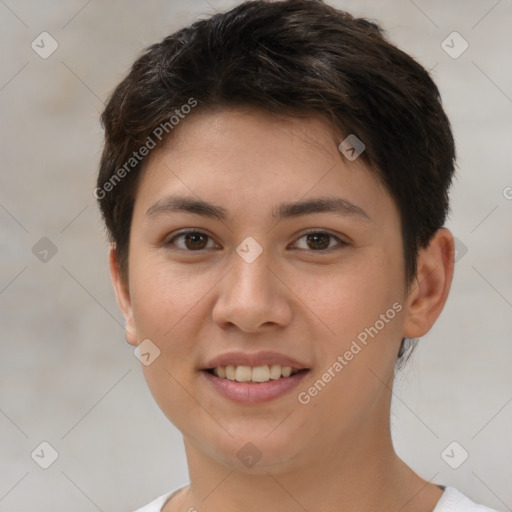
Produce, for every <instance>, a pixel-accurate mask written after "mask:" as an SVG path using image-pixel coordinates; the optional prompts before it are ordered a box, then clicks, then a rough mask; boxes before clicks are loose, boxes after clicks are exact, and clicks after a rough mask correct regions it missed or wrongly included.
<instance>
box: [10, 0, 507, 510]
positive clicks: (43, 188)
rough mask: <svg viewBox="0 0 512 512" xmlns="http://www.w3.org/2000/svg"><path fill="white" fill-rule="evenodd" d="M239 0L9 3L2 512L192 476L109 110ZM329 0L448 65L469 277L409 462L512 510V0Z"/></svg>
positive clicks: (431, 337)
mask: <svg viewBox="0 0 512 512" xmlns="http://www.w3.org/2000/svg"><path fill="white" fill-rule="evenodd" d="M236 3H237V2H232V1H228V0H208V1H207V0H189V1H187V2H185V1H171V0H167V1H158V0H150V1H147V2H136V1H124V2H122V1H120V0H107V1H100V0H89V1H87V0H72V1H68V2H58V1H56V0H46V1H36V0H0V38H1V45H0V52H1V60H0V62H1V68H0V109H1V120H2V122H1V128H0V129H1V135H0V144H1V160H0V163H1V186H0V263H1V267H0V320H1V333H0V338H1V341H0V344H1V345H0V354H1V355H0V432H1V435H0V510H2V511H4V512H11V511H16V512H25V511H27V512H28V511H29V510H33V509H34V508H37V510H38V511H39V512H46V511H54V510H69V511H84V510H105V511H106V510H109V511H112V512H117V511H129V510H134V509H135V508H136V507H138V506H141V505H142V504H145V503H147V502H148V501H150V500H151V499H153V498H155V497H156V496H158V495H160V494H163V493H164V492H167V491H169V490H172V489H174V488H177V487H179V486H182V485H185V484H187V483H188V474H187V467H186V459H185V454H184V450H183V446H182V439H181V435H180V433H179V432H178V431H177V430H176V429H175V428H174V427H173V426H172V425H171V424H170V423H169V422H168V421H167V419H166V418H165V417H164V415H163V414H162V413H161V412H160V410H159V409H158V407H157V406H156V404H155V403H154V401H153V398H152V397H151V395H150V393H149V391H148V390H147V387H146V383H145V381H144V379H143V376H142V371H141V369H140V363H139V361H138V360H137V359H136V358H135V357H134V355H133V352H132V350H131V348H132V347H130V346H129V345H128V344H126V343H125V341H124V333H123V325H124V324H123V319H122V316H121V314H120V312H119V311H118V308H117V304H116V302H115V297H114V294H113V291H112V289H111V284H110V278H109V274H108V266H107V245H106V239H105V236H104V232H103V227H102V225H101V222H100V217H99V213H98V211H97V207H96V204H95V199H94V197H93V195H92V191H93V188H94V182H95V175H96V171H97V166H98V162H99V156H100V151H101V144H102V131H101V129H100V125H99V121H98V118H99V114H100V113H101V111H102V109H103V107H104V102H105V100H106V98H107V96H108V94H109V92H110V91H111V90H112V88H113V87H114V86H115V85H116V84H117V83H118V82H119V81H120V80H121V79H122V78H123V76H124V75H125V73H126V72H127V70H128V67H129V66H130V65H131V63H132V61H133V60H134V59H135V57H136V56H137V55H138V53H139V52H140V51H141V50H142V49H143V48H144V47H146V46H147V45H149V44H151V43H154V42H157V41H159V40H160V39H161V38H163V37H164V36H165V35H167V34H169V33H171V32H173V31H175V30H176V29H178V28H180V27H181V26H183V25H185V24H189V23H191V22H192V21H194V20H196V19H198V18H200V17H202V16H205V15H208V14H210V13H213V12H214V11H216V10H227V9H228V8H230V7H232V6H234V5H235V4H236ZM329 3H330V4H331V5H333V6H335V7H338V8H343V9H347V10H348V11H350V12H352V13H354V14H356V15H362V16H366V17H369V18H371V19H375V20H377V21H379V22H380V23H381V24H382V26H383V27H384V28H385V29H386V30H387V31H388V34H389V37H390V39H391V40H392V41H393V42H394V43H396V44H397V45H399V46H400V47H401V48H402V49H404V50H405V51H407V52H408V53H410V54H411V55H413V56H414V57H416V58H417V59H418V60H419V61H420V62H421V63H422V64H423V65H424V66H425V67H426V68H427V69H430V70H432V75H433V77H434V79H435V80H436V82H437V83H438V85H439V87H440V90H441V94H442V97H443V101H444V104H445V107H446V111H447V113H448V115H449V117H450V119H451V121H452V124H453V129H454V132H455V136H456V141H457V149H458V156H459V159H458V165H459V170H458V177H457V180H456V182H455V183H454V186H453V189H452V194H451V198H452V210H453V213H452V215H451V216H450V219H449V222H448V224H447V226H448V227H449V228H451V229H452V231H453V233H454V235H455V236H456V237H457V240H458V242H457V243H458V261H457V264H456V272H455V278H454V283H453V287H452V291H451V295H450V298H449V300H448V303H447V306H446V308H445V310H444V312H443V313H442V315H441V317H440V319H439V320H438V322H437V324H436V325H435V327H434V328H433V329H432V331H431V332H430V333H429V334H428V335H427V336H425V337H424V338H423V339H422V341H421V343H420V346H419V347H418V349H417V352H416V353H415V355H414V357H413V359H412V361H410V362H409V364H408V366H407V367H406V368H405V369H404V370H403V371H401V372H400V373H399V374H398V376H397V380H396V387H395V390H394V398H395V400H394V404H393V412H392V424H393V434H394V439H395V444H396V447H397V450H398V453H399V455H400V456H401V457H402V458H403V459H404V460H405V461H406V462H407V463H408V464H409V465H411V466H412V467H413V468H414V469H415V470H416V471H417V472H419V473H420V474H421V475H422V476H423V477H424V478H426V479H432V480H433V481H434V482H436V483H441V484H445V485H454V486H456V487H458V488H459V489H460V490H461V491H463V492H465V493H466V494H468V495H469V496H470V497H471V498H472V499H474V500H475V501H478V502H483V503H485V504H487V505H489V506H492V507H494V508H496V509H498V510H503V511H505V510H512V488H511V486H510V482H511V481H512V466H511V464H510V460H511V459H512V440H511V438H510V431H511V424H512V385H511V384H512V373H511V371H510V366H511V361H512V344H511V339H512V336H511V334H512V332H511V331H512V322H511V309H512V287H511V276H512V268H511V261H512V259H511V257H510V256H511V241H512V230H511V229H510V225H511V218H512V188H511V187H512V175H511V173H510V162H511V147H512V143H511V141H512V122H511V121H512V118H511V114H512V68H511V66H510V55H511V54H512V51H511V50H512V48H511V47H512V37H511V32H510V19H511V15H512V3H511V1H510V0H499V1H496V0H480V1H464V0H452V1H449V2H446V1H442V0H431V1H426V0H415V1H413V0H392V1H388V2H379V1H377V0H366V1H364V0H359V1H357V0H338V1H335V0H331V1H330V2H329ZM454 31H455V32H457V34H453V32H454ZM43 32H46V33H47V34H42V35H41V33H43ZM41 40H43V42H41ZM443 41H444V43H443ZM56 45H58V47H56ZM466 45H467V48H466ZM55 48H56V49H55ZM465 48H466V49H465ZM464 49H465V50H464ZM53 50H54V51H53ZM463 50H464V51H463ZM52 51H53V53H51V52H52ZM43 442H45V443H49V445H50V446H48V445H41V443H43ZM453 442H456V443H457V444H455V445H451V443H453ZM450 445H451V446H450ZM447 447H449V448H448V450H447V451H445V449H446V448H447ZM452 450H453V451H452ZM465 452H467V453H468V455H469V456H468V458H467V460H465V461H464V462H463V463H462V464H460V466H458V467H457V468H454V467H451V466H456V465H458V464H459V463H460V461H461V460H462V459H463V458H464V457H465ZM42 453H44V456H42V455H41V454H42ZM447 453H448V454H449V457H447V456H446V454H447ZM38 454H39V456H38ZM443 454H444V455H443ZM452 454H453V456H451V455H452ZM55 456H57V458H56V460H55V461H54V462H53V463H52V464H51V465H50V466H49V467H48V468H47V469H44V468H43V467H42V466H45V465H48V464H49V463H51V462H52V460H53V459H54V458H55ZM448 462H449V463H450V464H451V466H450V464H449V463H448Z"/></svg>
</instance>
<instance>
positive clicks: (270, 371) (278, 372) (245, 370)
mask: <svg viewBox="0 0 512 512" xmlns="http://www.w3.org/2000/svg"><path fill="white" fill-rule="evenodd" d="M203 371H205V372H207V373H209V374H210V375H213V376H215V377H218V378H219V379H225V380H230V381H236V382H245V383H249V384H264V383H265V382H269V381H275V380H281V379H287V378H290V377H293V376H295V375H297V374H299V373H304V372H307V371H309V368H293V367H291V366H282V365H280V364H266V365H260V366H245V365H236V366H235V365H228V366H216V367H215V368H208V369H205V370H203Z"/></svg>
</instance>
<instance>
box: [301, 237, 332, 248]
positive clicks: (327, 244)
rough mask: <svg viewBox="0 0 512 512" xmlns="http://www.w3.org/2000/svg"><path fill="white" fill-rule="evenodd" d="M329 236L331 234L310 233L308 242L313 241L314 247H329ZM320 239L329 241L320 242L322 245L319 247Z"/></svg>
mask: <svg viewBox="0 0 512 512" xmlns="http://www.w3.org/2000/svg"><path fill="white" fill-rule="evenodd" d="M329 238H330V235H328V234H326V233H309V234H308V235H307V240H308V243H309V242H313V248H315V249H327V247H329ZM318 239H323V241H324V242H325V241H327V243H321V242H320V244H319V245H320V247H318Z"/></svg>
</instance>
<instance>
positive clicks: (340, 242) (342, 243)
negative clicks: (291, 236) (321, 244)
mask: <svg viewBox="0 0 512 512" xmlns="http://www.w3.org/2000/svg"><path fill="white" fill-rule="evenodd" d="M187 234H194V235H204V236H206V237H207V238H208V239H209V240H212V238H211V237H210V236H209V235H207V234H206V233H204V232H202V231H198V230H195V229H189V230H185V231H181V232H180V233H177V234H176V235H174V236H173V237H172V238H171V239H170V240H169V241H166V242H164V246H165V247H168V248H170V247H171V246H173V245H174V241H175V240H176V239H177V238H179V237H182V236H184V235H187ZM318 234H321V235H327V236H329V237H331V238H334V239H335V240H336V241H337V242H338V247H337V248H338V249H341V248H343V247H345V246H347V245H348V243H347V242H345V241H344V240H342V239H341V238H340V237H338V236H336V235H333V234H332V233H329V232H327V231H315V230H313V231H308V232H306V233H303V234H302V235H301V236H300V237H299V238H298V239H297V240H300V239H301V238H303V237H305V236H307V235H318ZM333 249H336V247H329V248H327V249H319V250H313V249H310V250H308V249H299V250H301V251H308V252H318V253H327V252H331V251H332V250H333ZM172 250H177V251H184V252H203V251H205V250H206V249H198V250H196V251H194V250H189V249H181V248H178V249H176V248H173V249H172Z"/></svg>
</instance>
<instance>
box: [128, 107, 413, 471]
mask: <svg viewBox="0 0 512 512" xmlns="http://www.w3.org/2000/svg"><path fill="white" fill-rule="evenodd" d="M341 140H342V139H337V138H336V137H335V135H334V134H333V133H332V131H331V129H330V128H329V126H328V125H327V124H325V123H324V122H323V121H321V120H320V119H309V120H304V119H300V120H299V119H291V118H277V117H274V116H270V115H268V114H264V113H260V112H251V111H239V110H226V111H222V112H216V113H202V114H197V115H195V116H194V117H192V116H191V117H190V118H188V119H187V120H186V121H185V122H183V123H182V125H180V127H179V131H177V133H176V136H175V138H174V139H173V141H172V143H170V144H169V145H168V146H167V147H166V148H165V149H161V150H159V151H158V152H156V151H155V152H154V154H152V155H151V160H150V161H149V162H148V165H147V167H146V169H145V171H144V173H143V174H142V176H141V180H140V182H139V187H138V190H137V194H136V200H135V205H134V212H133V220H132V227H131V235H130V236H131V239H130V247H129V268H128V281H129V285H128V289H127V290H126V291H125V292H122V291H119V285H118V297H120V299H119V300H120V303H121V307H122V309H123V312H124V314H125V317H126V321H127V339H128V341H129V342H130V343H132V344H133V345H137V344H139V343H141V342H142V341H143V340H147V339H148V340H151V342H150V343H151V345H145V347H146V348H147V347H155V346H156V347H158V350H159V351H160V355H159V356H158V357H157V358H156V359H155V360H154V361H153V362H151V364H148V365H147V366H146V365H145V366H143V369H144V374H145V378H146V380H147V382H148V385H149V387H150V390H151V392H152V394H153V396H154V398H155V400H156V401H157V403H158V404H159V406H160V408H161V409H162V411H163V412H164V414H165V415H166V416H167V417H168V418H169V419H170V420H171V422H172V423H173V424H174V425H175V426H176V427H177V428H178V429H179V430H180V431H181V432H182V433H183V436H184V438H185V440H186V442H187V443H189V444H190V445H191V446H194V447H195V448H196V449H197V450H198V451H200V452H201V453H203V454H205V455H207V456H210V457H212V458H213V459H215V460H216V461H218V462H220V463H222V464H225V465H227V466H230V467H233V466H235V467H237V468H238V469H239V470H244V465H243V460H242V457H241V456H240V455H239V456H237V453H238V452H239V450H240V449H241V448H242V447H244V446H245V448H244V450H245V451H246V452H248V454H249V455H253V456H254V455H256V456H257V457H260V456H261V459H260V460H259V462H258V464H257V465H256V466H255V467H254V468H253V469H251V471H265V470H266V469H268V468H273V470H274V471H279V470H280V469H283V470H284V469H285V468H290V467H295V466H297V465H300V464H304V465H306V464H309V463H310V461H312V460H314V459H317V458H318V456H319V454H321V453H324V452H325V453H327V452H332V450H333V449H334V448H333V447H336V446H340V443H342V442H343V440H344V441H345V442H346V440H347V439H355V438H356V437H357V436H362V435H366V436H370V435H372V436H375V435H376V436H379V435H382V432H384V430H383V425H384V424H385V423H386V422H387V417H388V416H389V403H388V402H387V400H388V396H387V394H386V393H385V392H384V391H385V386H384V384H383V382H386V383H390V382H391V379H392V376H393V368H394V364H395V362H396V356H397V352H398V348H399V345H400V342H401V339H402V336H403V335H404V330H405V322H406V314H405V312H406V304H405V303H404V300H405V298H406V291H405V289H404V284H403V283H404V258H403V254H402V240H401V234H400V233H401V231H400V218H399V213H398V210H397V208H396V206H395V204H394V202H393V200H392V199H391V196H390V195H389V193H388V192H387V191H386V190H385V189H384V188H383V186H382V185H381V184H379V182H378V181H377V180H376V178H375V177H374V175H373V174H372V173H371V172H370V171H369V170H368V169H367V168H366V167H365V165H364V164H363V162H362V161H361V159H359V158H358V159H356V160H354V161H349V160H347V159H345V157H344V156H342V155H341V154H340V152H339V150H338V144H339V143H340V142H341ZM179 198H181V199H179ZM185 199H186V200H187V201H188V202H187V201H185ZM320 200H323V202H322V201H320ZM326 200H331V202H328V201H326ZM204 203H208V204H204ZM185 231H190V232H192V233H189V234H186V233H185V234H184V232H185ZM123 293H124V296H123ZM145 343H146V344H147V343H148V342H145ZM152 350H155V349H154V348H152V349H151V350H149V352H150V353H153V352H152ZM143 352H144V350H143ZM153 357H154V355H150V356H146V358H147V359H148V361H149V360H152V358H153ZM277 365H280V366H277ZM226 366H234V368H232V369H231V370H229V369H228V370H222V369H220V370H219V369H218V367H221V368H224V367H226ZM267 366H268V370H266V367H267ZM272 366H273V369H272ZM286 366H288V367H291V368H292V371H293V375H291V376H289V377H286V376H285V377H281V378H270V380H268V382H243V381H245V380H247V379H248V378H249V379H254V380H263V381H264V380H267V379H269V377H271V375H272V372H277V373H273V376H274V377H277V375H283V374H284V375H286V374H287V372H289V370H287V369H286V368H285V369H284V370H283V368H282V367H286ZM213 367H216V368H217V370H215V371H216V372H217V374H218V375H220V376H215V375H214V374H213V373H215V372H213V373H212V372H211V371H210V372H208V371H207V370H211V369H212V368H213ZM244 367H245V368H244ZM254 367H263V368H259V369H257V370H254V369H253V368H254ZM251 368H252V369H251ZM295 370H300V371H299V372H298V373H296V374H295ZM231 372H234V374H235V380H234V381H233V380H230V379H228V378H225V377H223V375H224V374H225V373H227V376H228V377H231V378H232V377H233V375H232V374H231ZM248 372H249V373H248ZM239 380H240V381H242V382H239ZM290 440H293V442H292V443H290ZM247 443H252V445H254V446H252V445H247ZM243 453H245V452H243V451H242V454H243ZM248 467H249V466H247V465H246V470H247V471H248V470H249V469H248Z"/></svg>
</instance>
